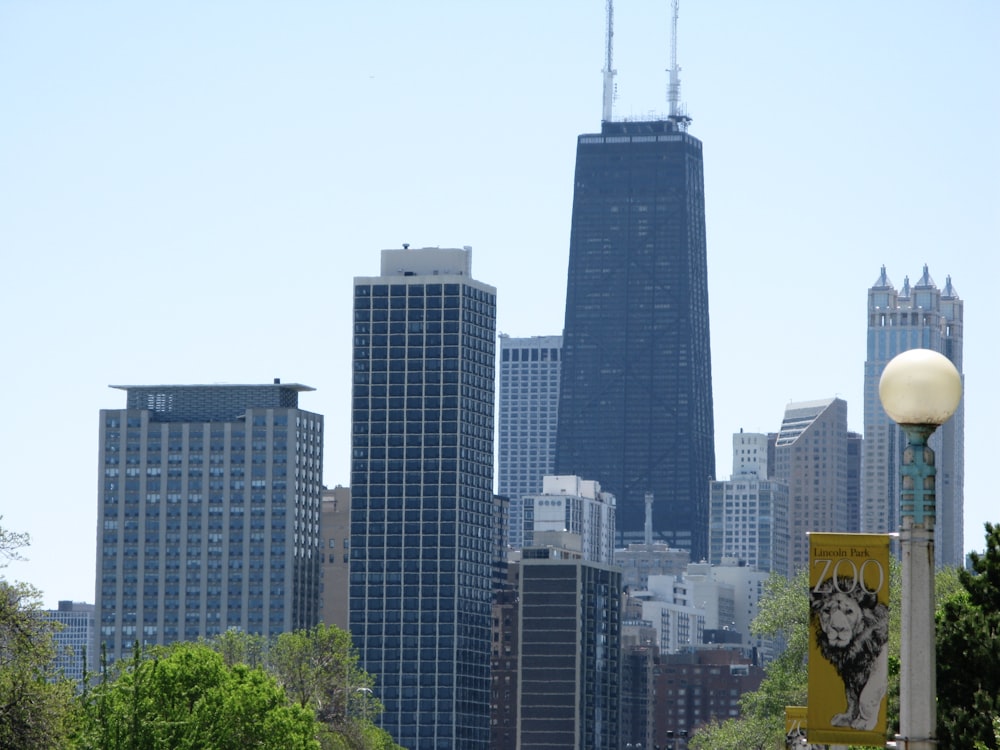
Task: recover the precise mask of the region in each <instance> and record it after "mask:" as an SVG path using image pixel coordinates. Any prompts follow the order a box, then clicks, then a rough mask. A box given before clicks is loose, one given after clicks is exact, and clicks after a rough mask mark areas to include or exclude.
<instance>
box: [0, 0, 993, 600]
mask: <svg viewBox="0 0 1000 750" xmlns="http://www.w3.org/2000/svg"><path fill="white" fill-rule="evenodd" d="M603 6H604V3H603V2H596V1H595V2H591V3H590V4H589V5H587V6H586V7H583V6H581V5H580V4H579V3H568V2H566V3H554V4H551V5H547V6H546V7H544V8H542V9H539V8H537V7H535V5H534V4H528V3H518V2H514V3H511V4H507V5H504V6H502V7H499V6H498V7H489V6H478V5H477V6H475V7H464V6H457V5H455V4H453V3H447V2H434V3H429V4H427V5H425V6H421V7H420V8H415V7H413V8H411V7H409V6H406V5H401V4H400V5H396V4H391V3H390V4H386V5H377V4H373V5H372V6H371V7H370V8H369V7H350V8H330V7H325V6H324V5H323V4H320V3H308V2H307V3H303V4H302V5H297V6H296V7H295V8H294V9H291V10H289V9H285V8H282V9H280V10H279V9H276V8H271V7H268V6H247V5H245V4H236V3H231V2H228V3H227V2H224V3H220V4H218V5H215V6H213V7H212V8H210V9H204V8H199V9H198V10H197V11H195V10H193V9H190V8H183V7H181V8H169V9H168V8H165V7H159V6H157V7H143V8H140V7H134V6H130V5H125V4H121V3H112V2H98V3H94V4H89V5H88V7H87V8H86V9H85V10H84V9H83V8H79V9H77V8H74V7H67V6H62V5H60V6H56V5H54V4H48V3H44V2H43V3H32V4H17V5H7V6H4V7H3V8H2V9H0V28H2V29H3V30H4V31H3V32H2V33H3V34H4V37H3V42H4V43H3V44H2V45H0V95H2V96H3V100H4V101H5V102H6V103H7V105H8V106H7V111H8V116H7V117H6V118H5V119H4V121H3V122H2V123H0V139H2V142H3V143H4V144H5V145H6V146H7V148H5V149H3V151H2V156H0V158H2V160H3V166H4V169H2V170H0V196H2V197H3V203H2V205H4V209H3V210H2V211H0V237H2V238H3V244H4V247H5V250H6V251H7V252H6V253H5V256H6V257H7V259H8V266H7V274H6V279H7V285H6V289H5V295H4V296H3V302H0V304H2V308H0V309H2V312H3V313H4V317H5V320H7V321H8V323H7V325H6V328H5V332H4V343H5V344H6V346H5V354H6V355H7V357H8V367H6V368H5V369H4V374H3V385H4V387H5V388H6V389H7V392H8V393H12V394H14V393H17V394H21V393H23V394H31V393H38V394H41V395H40V396H39V397H38V398H32V397H25V398H19V399H15V400H14V403H12V404H11V405H10V406H9V409H8V411H7V415H8V421H7V424H6V425H5V428H4V430H3V432H2V438H0V440H2V443H0V447H2V449H3V453H4V456H5V458H6V460H7V462H8V464H7V465H8V466H10V467H15V469H16V470H15V471H13V472H12V474H13V476H12V477H11V484H10V486H9V487H8V491H9V497H10V498H12V499H11V500H9V501H8V502H7V503H5V506H4V508H3V514H4V520H3V523H4V525H5V527H9V528H11V529H14V530H17V531H25V532H28V533H30V534H31V535H32V536H33V543H32V546H31V547H30V548H29V549H28V550H26V555H27V557H28V558H29V560H28V562H24V563H15V564H12V565H11V566H10V567H9V568H7V569H6V571H5V575H7V576H8V577H11V578H15V579H22V580H27V581H30V582H32V583H34V584H35V585H37V586H39V587H40V588H41V589H42V590H43V592H44V600H45V602H46V603H47V604H48V605H49V606H53V607H54V606H55V605H56V603H57V602H58V601H59V600H60V599H72V600H76V601H89V600H90V597H91V596H92V594H91V593H90V592H92V591H93V580H92V575H93V574H92V571H93V570H94V565H93V557H92V556H93V554H94V549H93V541H92V540H93V537H94V531H95V529H96V514H95V503H94V496H95V492H94V490H95V487H94V481H93V474H92V471H93V470H92V466H93V457H94V454H95V452H96V451H97V443H96V440H95V436H94V431H93V415H94V414H95V413H97V411H98V410H99V409H100V408H101V407H102V406H106V404H107V394H108V391H107V385H108V384H109V383H115V382H175V383H200V382H230V383H240V382H269V381H270V380H271V379H272V378H273V377H282V378H283V379H285V380H288V381H292V380H297V379H301V380H303V381H305V382H309V383H311V384H313V385H314V386H315V387H316V388H317V389H318V390H317V392H316V393H315V394H313V395H312V396H311V399H310V409H311V410H312V411H315V412H318V413H321V414H324V415H326V418H327V451H326V456H325V466H326V474H325V476H324V482H325V484H326V485H327V486H328V487H333V486H335V485H336V484H346V483H347V478H348V472H349V430H348V427H347V425H348V424H349V408H350V407H349V398H350V397H349V379H350V368H349V356H347V355H346V352H347V350H348V349H349V347H350V330H349V329H350V303H349V299H350V296H351V294H350V284H351V278H352V277H353V276H355V275H359V274H361V275H363V274H364V273H366V272H367V271H368V270H369V269H370V268H371V267H372V266H373V264H374V263H376V262H377V260H376V259H377V256H378V252H379V250H380V249H381V248H384V247H390V246H394V245H397V244H398V245H400V246H401V244H402V243H403V242H410V243H412V244H413V246H419V245H424V244H430V245H434V244H440V245H441V246H449V245H451V246H461V245H463V244H470V245H472V246H473V247H474V248H475V249H474V254H475V258H476V267H477V275H479V276H481V277H482V278H487V279H489V280H490V282H491V283H492V284H494V285H495V286H496V287H497V289H498V330H500V331H503V332H505V333H509V334H510V335H512V336H532V335H557V334H559V333H560V332H561V327H562V314H563V299H562V296H563V293H564V286H565V274H566V264H567V259H568V247H569V221H570V215H569V206H570V201H571V198H572V191H571V181H572V170H573V144H574V139H575V137H576V136H577V135H578V134H579V133H584V132H594V131H595V130H596V129H597V127H598V125H599V122H600V115H601V74H600V69H601V66H602V64H603V49H604V47H603V36H604V17H603V15H604V7H603ZM386 7H391V8H392V12H390V13H386V12H385V9H386ZM345 31H346V32H349V33H345ZM668 31H669V3H659V2H657V3H652V2H639V1H638V0H637V1H636V2H634V3H624V2H622V3H620V4H619V6H618V7H616V26H615V34H616V37H615V39H616V47H615V58H616V59H615V67H616V69H617V70H618V77H617V82H618V86H619V99H618V102H617V103H616V108H615V117H616V118H620V117H623V116H635V117H639V118H641V117H645V116H646V115H647V114H648V112H649V111H650V110H651V109H652V110H656V111H662V110H664V109H665V108H666V103H665V96H664V89H665V84H666V75H665V74H664V73H663V69H664V68H665V67H667V65H668V49H667V43H666V40H667V39H668V38H669V33H668ZM998 33H1000V8H997V7H996V6H995V5H994V4H992V3H986V2H969V3H964V4H962V5H961V6H959V7H958V8H957V9H948V10H947V11H942V9H941V8H940V6H938V5H935V4H932V3H929V2H926V3H915V4H905V5H903V4H891V5H887V6H879V7H865V8H863V9H854V12H849V11H847V10H845V9H843V8H834V7H814V6H803V5H801V4H796V3H793V2H776V3H773V4H768V5H767V6H765V7H751V6H746V5H745V4H740V3H723V4H721V5H714V6H712V7H711V8H709V7H707V6H704V5H701V6H699V5H698V4H694V3H688V4H684V3H682V5H681V22H680V40H679V41H680V45H679V55H678V56H679V60H680V64H681V66H682V68H683V72H682V78H683V84H684V88H683V92H682V97H683V99H684V100H685V101H686V103H687V105H688V111H689V112H690V114H691V115H692V117H693V122H692V125H691V128H690V131H689V132H691V133H692V134H693V135H694V136H696V137H697V138H698V139H699V140H701V141H703V142H704V143H705V144H706V164H705V171H706V175H705V183H706V211H707V227H708V238H707V242H708V256H709V286H710V289H709V298H710V305H711V321H712V337H713V352H712V354H713V375H714V383H713V385H714V396H715V415H716V416H715V432H716V457H717V465H718V466H720V467H723V466H726V465H727V460H728V455H729V451H730V446H729V440H730V435H731V434H732V433H733V432H735V431H737V430H738V429H740V428H741V427H742V428H745V429H747V430H748V431H754V432H769V431H773V430H775V429H777V427H778V426H779V422H780V419H779V417H780V413H781V410H782V408H783V407H784V405H785V404H786V403H788V402H792V401H802V400H809V399H815V398H825V397H829V396H834V395H839V396H840V397H842V398H844V400H846V401H847V403H848V424H849V428H850V429H851V430H854V431H861V428H862V390H863V365H864V358H865V352H864V348H865V342H864V334H863V332H862V331H863V329H864V326H865V321H864V316H863V313H862V312H860V311H861V310H862V307H861V305H862V300H863V299H864V297H865V294H866V290H867V289H868V287H869V286H870V285H871V284H872V282H873V280H874V279H876V278H877V276H878V272H879V268H880V267H881V266H882V265H885V266H886V267H887V269H888V270H889V273H890V276H891V277H892V278H893V280H894V281H896V282H897V283H898V282H899V280H900V279H901V278H902V277H903V276H905V275H909V276H910V277H911V279H914V278H918V277H919V274H920V269H921V267H922V265H923V264H924V263H927V264H929V266H930V268H931V269H932V273H933V272H936V273H939V274H943V273H945V272H947V273H948V274H950V275H951V276H952V279H953V281H954V284H955V286H956V288H957V289H958V290H959V291H960V293H961V295H962V299H963V300H964V301H965V303H966V305H967V307H968V309H967V312H968V318H969V321H970V324H969V326H968V329H967V331H966V336H967V338H968V340H969V346H968V347H967V351H965V357H964V367H963V369H964V371H965V373H966V387H967V401H966V407H967V408H966V484H965V489H966V492H965V496H966V507H965V520H966V522H965V546H966V548H970V549H971V548H978V547H981V545H982V523H983V521H984V520H996V516H995V513H994V511H993V509H992V508H991V503H992V496H991V490H990V486H991V481H990V474H989V461H988V459H987V458H986V451H987V450H988V445H989V436H990V425H991V424H992V423H993V422H994V421H996V420H997V419H1000V404H996V403H994V401H995V400H994V399H991V398H990V397H989V396H988V394H987V393H986V391H985V383H986V382H988V380H989V379H990V374H991V373H992V372H993V371H994V370H995V369H996V367H997V365H998V364H1000V361H998V357H1000V354H998V353H997V352H995V351H991V350H990V349H989V348H988V347H987V346H986V344H985V341H986V335H987V332H988V331H989V330H991V329H992V325H991V322H992V321H991V316H990V314H989V311H990V310H991V308H989V307H988V305H987V303H986V300H988V299H989V298H990V291H991V290H990V288H989V286H990V285H992V282H993V279H995V278H997V277H998V276H1000V267H998V261H997V257H996V253H995V252H993V250H994V248H995V243H996V238H997V236H1000V227H998V218H997V213H998V212H997V211H996V206H997V205H1000V191H998V185H997V178H996V175H997V174H1000V153H998V147H997V136H996V134H995V132H993V131H994V128H993V123H995V122H996V120H997V119H998V117H1000V100H998V94H997V92H996V89H995V87H993V86H992V84H991V82H990V78H989V76H990V71H992V70H995V69H996V68H997V67H1000V59H998V54H1000V53H998V50H997V48H996V47H995V45H994V44H993V42H992V40H993V39H994V38H995V37H996V36H997V34H998ZM515 40H516V41H517V44H516V45H514V44H513V42H514V41H515ZM526 120H531V126H530V127H527V126H526V125H525V122H526ZM445 121H449V122H450V123H452V124H454V127H451V126H449V127H443V126H442V123H443V122H445ZM939 282H940V280H939ZM842 311H843V312H842ZM245 316H248V317H252V319H253V320H252V324H250V322H249V321H248V322H245V323H244V322H242V321H243V319H244V317H245ZM265 340H267V341H269V342H273V341H279V340H280V341H281V345H280V346H276V347H272V346H271V345H270V343H269V344H268V346H267V347H264V346H262V342H263V341H265ZM165 341H169V342H170V344H171V345H172V346H174V347H175V348H176V349H177V350H178V351H179V352H181V353H182V354H183V356H178V357H171V358H170V359H169V361H168V360H165V359H164V358H163V357H162V356H160V355H159V352H161V351H162V346H163V344H164V342H165ZM55 425H58V427H59V430H60V439H61V453H60V463H59V466H58V467H57V468H58V474H59V476H60V480H61V481H60V483H59V484H58V485H52V486H48V485H45V484H40V483H39V482H38V479H37V478H38V477H41V476H49V475H52V473H53V470H54V468H55V467H53V466H52V464H51V459H50V457H47V456H45V455H44V453H43V452H39V451H37V450H35V449H34V447H33V446H35V445H38V444H41V443H44V442H46V441H47V440H49V439H50V438H49V437H48V435H49V433H50V432H51V431H52V429H53V427H54V426H55ZM719 473H720V474H721V471H720V472H719ZM717 478H720V479H723V478H725V476H724V475H721V476H718V477H717ZM54 514H55V516H56V517H58V519H59V520H60V523H58V524H53V523H52V517H53V515H54ZM67 553H69V554H71V555H72V556H73V559H74V560H76V561H77V562H78V563H79V564H77V565H73V566H69V567H68V566H66V565H65V560H66V556H67Z"/></svg>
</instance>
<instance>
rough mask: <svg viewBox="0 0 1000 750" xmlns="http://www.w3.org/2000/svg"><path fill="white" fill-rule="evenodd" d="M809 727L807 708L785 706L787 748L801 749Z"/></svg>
mask: <svg viewBox="0 0 1000 750" xmlns="http://www.w3.org/2000/svg"><path fill="white" fill-rule="evenodd" d="M807 726H808V725H807V723H806V707H805V706H785V747H801V746H802V741H803V740H805V739H806V737H807V733H806V728H807Z"/></svg>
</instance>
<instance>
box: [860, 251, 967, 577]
mask: <svg viewBox="0 0 1000 750" xmlns="http://www.w3.org/2000/svg"><path fill="white" fill-rule="evenodd" d="M962 326H963V302H962V299H961V298H960V297H959V296H958V293H957V292H956V291H955V288H954V286H952V283H951V276H948V277H947V280H946V282H945V286H944V289H938V287H937V286H936V285H935V283H934V280H933V279H932V278H931V276H930V272H929V271H928V268H927V266H926V265H925V266H924V268H923V272H922V273H921V275H920V279H919V281H917V283H916V284H914V285H912V286H911V285H910V279H909V277H908V276H907V277H906V278H905V279H904V282H903V287H902V288H901V289H899V290H898V291H897V290H896V288H895V287H894V286H893V284H892V282H891V281H890V280H889V277H888V275H887V274H886V270H885V266H883V267H882V271H881V273H880V274H879V277H878V279H877V280H876V281H875V283H874V284H873V285H872V287H871V288H869V290H868V347H867V357H866V359H865V390H864V399H865V428H864V429H865V437H864V447H863V451H862V461H861V465H862V481H861V492H862V495H861V524H860V525H861V531H862V532H868V533H886V532H892V531H896V530H897V529H898V528H899V489H900V488H899V481H900V480H899V477H900V461H901V459H902V449H903V446H904V445H905V438H904V437H903V432H902V430H901V429H900V428H899V427H898V425H896V423H895V422H893V421H892V420H891V419H890V418H889V416H888V415H887V414H886V413H885V410H884V409H883V408H882V402H881V401H880V400H879V397H878V383H879V379H880V378H881V377H882V370H883V369H885V366H886V364H888V362H889V360H891V359H892V358H893V357H895V356H896V355H897V354H899V353H900V352H904V351H906V350H908V349H917V348H920V349H931V350H933V351H936V352H940V353H941V354H943V355H944V356H946V357H947V358H948V359H949V360H951V362H952V364H954V365H955V367H956V368H957V369H958V371H959V373H961V372H962V349H963V343H962ZM964 440H965V400H964V398H963V400H962V402H961V403H960V404H959V406H958V409H957V410H956V412H955V414H954V416H953V417H952V418H951V419H950V420H948V421H947V422H946V423H945V424H943V425H942V426H941V427H940V428H939V429H938V430H936V431H935V432H934V434H933V435H932V436H931V438H930V446H931V448H932V449H933V450H934V453H935V459H936V465H937V479H936V494H937V518H936V523H935V532H934V534H935V538H934V542H935V544H934V553H935V558H936V562H937V563H938V565H953V566H961V565H963V564H964V559H965V552H964V537H963V535H964V529H963V524H964V513H963V508H964V503H965V496H964V484H965V443H964Z"/></svg>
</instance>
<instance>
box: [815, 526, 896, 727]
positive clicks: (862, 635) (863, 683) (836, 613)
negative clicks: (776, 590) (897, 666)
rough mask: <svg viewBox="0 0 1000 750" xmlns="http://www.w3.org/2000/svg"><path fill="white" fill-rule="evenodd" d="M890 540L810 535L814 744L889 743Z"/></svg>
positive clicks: (875, 536)
mask: <svg viewBox="0 0 1000 750" xmlns="http://www.w3.org/2000/svg"><path fill="white" fill-rule="evenodd" d="M888 648H889V536H888V535H886V534H820V533H812V534H810V535H809V700H808V712H807V720H808V721H807V725H808V733H809V741H810V742H814V743H827V744H842V745H874V746H877V747H883V746H884V745H885V694H886V685H887V682H888V673H889V668H888Z"/></svg>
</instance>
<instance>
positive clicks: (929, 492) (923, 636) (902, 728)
mask: <svg viewBox="0 0 1000 750" xmlns="http://www.w3.org/2000/svg"><path fill="white" fill-rule="evenodd" d="M878 394H879V398H880V399H881V400H882V407H883V408H884V409H885V412H886V414H888V415H889V417H890V418H891V419H892V420H893V421H894V422H896V423H897V424H898V425H899V426H900V427H901V428H902V429H903V432H904V433H905V435H906V439H907V445H906V448H905V449H904V450H903V464H902V466H901V468H900V475H901V477H900V479H901V488H900V493H899V545H900V551H901V553H902V556H903V592H902V593H903V605H902V606H903V611H902V617H901V619H902V633H901V637H900V655H899V661H900V665H899V666H900V675H899V735H898V736H897V738H896V739H897V742H898V743H902V744H899V747H901V748H905V750H933V749H934V748H935V747H936V746H937V739H936V738H935V733H936V731H937V705H936V702H937V682H936V674H935V669H936V664H935V652H934V649H935V643H934V520H935V507H934V494H935V493H934V475H935V469H934V451H932V450H931V449H930V447H928V445H927V440H928V438H929V437H930V436H931V435H932V434H933V433H934V430H936V429H937V428H938V426H939V425H942V424H944V423H945V422H947V421H948V419H950V418H951V415H952V414H954V413H955V409H957V408H958V404H959V402H960V401H961V399H962V376H961V375H959V373H958V370H956V369H955V365H953V364H952V363H951V361H949V360H948V358H947V357H945V356H944V355H942V354H939V353H937V352H934V351H930V350H928V349H910V350H909V351H905V352H903V353H902V354H899V355H898V356H896V357H894V358H893V359H892V361H890V362H889V364H887V365H886V366H885V370H884V371H883V372H882V379H881V380H880V381H879V385H878Z"/></svg>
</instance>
